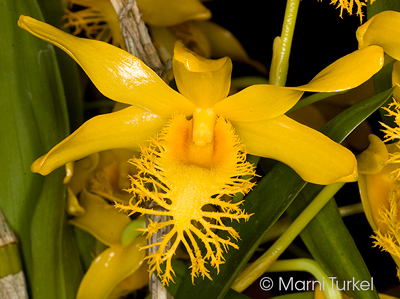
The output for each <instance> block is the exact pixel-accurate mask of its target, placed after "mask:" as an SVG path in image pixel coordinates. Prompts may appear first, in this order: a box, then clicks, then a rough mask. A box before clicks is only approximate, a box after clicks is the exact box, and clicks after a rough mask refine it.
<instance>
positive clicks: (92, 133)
mask: <svg viewBox="0 0 400 299" xmlns="http://www.w3.org/2000/svg"><path fill="white" fill-rule="evenodd" d="M167 121H168V119H166V118H162V117H159V116H157V115H155V114H152V113H150V112H147V111H146V110H144V109H142V108H139V107H135V106H131V107H128V108H126V109H123V110H120V111H116V112H113V113H109V114H104V115H98V116H96V117H93V118H92V119H90V120H88V121H87V122H85V123H84V124H83V125H82V126H81V127H80V128H79V129H77V130H76V131H75V132H74V133H72V134H71V135H70V136H68V137H67V138H66V139H64V140H63V141H61V142H60V143H59V144H57V145H56V146H55V147H53V148H52V149H51V150H50V151H49V152H48V153H47V154H46V155H44V156H42V157H40V158H39V159H37V160H36V161H35V162H34V163H33V164H32V166H31V170H32V171H33V172H38V173H40V174H42V175H47V174H49V173H50V172H52V171H53V170H54V169H56V168H58V167H60V166H62V165H64V164H66V163H68V162H71V161H76V160H79V159H81V158H84V157H86V156H89V155H90V154H93V153H95V152H100V151H104V150H108V149H114V148H124V149H132V150H136V151H140V147H139V146H140V144H141V143H142V142H143V141H146V140H148V139H149V137H151V136H153V135H154V134H155V133H156V132H158V131H159V130H161V128H162V127H163V126H164V124H165V123H166V122H167Z"/></svg>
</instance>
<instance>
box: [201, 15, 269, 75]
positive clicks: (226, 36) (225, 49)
mask: <svg viewBox="0 0 400 299" xmlns="http://www.w3.org/2000/svg"><path fill="white" fill-rule="evenodd" d="M196 24H197V26H198V27H199V28H200V29H201V30H203V31H204V33H205V34H206V36H207V38H208V42H209V43H210V46H211V55H212V57H224V56H228V57H229V58H231V59H232V60H233V61H239V62H242V63H247V64H249V65H250V66H252V67H254V68H255V69H256V70H258V71H259V72H260V73H262V74H266V73H267V69H266V67H265V66H264V65H263V64H262V63H260V62H258V61H256V60H253V59H251V58H250V57H249V55H248V54H247V52H246V50H245V49H244V48H243V46H242V45H241V43H240V42H239V40H238V39H237V38H236V37H235V36H234V35H233V34H232V33H231V32H230V31H228V30H227V29H225V28H224V27H222V26H220V25H218V24H215V23H213V22H209V21H197V22H196Z"/></svg>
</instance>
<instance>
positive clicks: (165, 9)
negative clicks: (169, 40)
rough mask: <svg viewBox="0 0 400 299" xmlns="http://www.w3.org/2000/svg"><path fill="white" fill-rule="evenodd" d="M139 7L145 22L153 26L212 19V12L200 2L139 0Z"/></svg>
mask: <svg viewBox="0 0 400 299" xmlns="http://www.w3.org/2000/svg"><path fill="white" fill-rule="evenodd" d="M137 5H138V8H139V11H140V13H141V14H142V18H143V21H145V22H146V23H147V24H149V25H153V26H173V25H176V24H180V23H183V22H186V21H189V20H207V19H209V18H211V12H210V11H209V10H208V9H207V8H206V7H205V6H204V5H203V4H201V2H200V1H198V0H168V1H164V0H137Z"/></svg>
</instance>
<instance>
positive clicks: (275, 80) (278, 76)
mask: <svg viewBox="0 0 400 299" xmlns="http://www.w3.org/2000/svg"><path fill="white" fill-rule="evenodd" d="M299 4H300V0H288V1H287V3H286V11H285V17H284V21H283V26H282V33H281V36H280V37H279V36H278V37H276V38H275V40H274V46H273V47H274V50H273V51H274V54H273V56H272V62H271V70H270V78H269V80H270V84H273V85H278V86H285V84H286V77H287V73H288V68H289V56H290V49H291V47H292V40H293V33H294V27H295V24H296V18H297V11H298V9H299Z"/></svg>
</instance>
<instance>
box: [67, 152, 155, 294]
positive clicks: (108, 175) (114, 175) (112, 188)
mask: <svg viewBox="0 0 400 299" xmlns="http://www.w3.org/2000/svg"><path fill="white" fill-rule="evenodd" d="M134 155H135V152H133V151H129V150H121V149H113V150H108V151H103V152H100V153H94V154H92V155H90V156H88V157H86V158H84V159H81V160H79V161H77V162H72V163H68V166H67V170H68V171H67V177H66V178H65V179H64V183H66V184H68V196H67V212H68V213H69V214H70V215H73V216H74V218H72V219H70V220H69V223H70V224H73V225H75V226H77V227H79V228H80V229H82V230H84V231H86V232H88V233H90V234H91V235H93V236H94V237H95V238H96V239H97V240H98V241H99V242H101V243H102V244H105V245H106V246H108V248H107V249H105V250H104V251H103V252H101V253H98V252H92V254H95V255H96V257H95V258H94V259H93V261H92V262H91V265H90V267H89V269H88V271H87V272H86V274H85V276H84V278H83V280H82V282H81V284H80V286H79V290H78V294H77V299H81V298H82V299H84V298H88V297H90V298H94V299H95V298H98V299H100V298H120V297H121V296H125V295H126V294H128V293H131V292H132V291H135V290H137V289H140V288H142V287H144V286H145V285H147V283H148V274H147V268H148V265H147V263H145V262H143V259H144V257H145V255H146V253H145V252H144V251H139V250H140V248H141V247H143V246H145V245H146V240H145V238H144V237H140V238H137V239H136V238H135V236H136V237H137V236H138V235H139V234H140V233H136V234H135V233H133V234H132V233H131V231H132V229H131V227H132V226H137V227H138V228H140V227H145V220H144V219H143V218H139V219H135V220H133V221H131V219H130V218H129V217H126V215H124V214H122V213H118V211H117V210H116V209H115V208H114V206H113V202H119V203H125V204H126V203H128V202H129V199H130V195H129V194H128V193H127V192H124V191H123V188H127V187H129V185H130V183H129V179H128V174H130V175H133V174H134V173H136V168H135V167H134V166H133V165H130V164H128V163H126V161H127V160H128V159H129V158H131V157H132V156H134ZM95 251H97V250H95Z"/></svg>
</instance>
